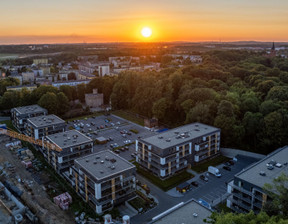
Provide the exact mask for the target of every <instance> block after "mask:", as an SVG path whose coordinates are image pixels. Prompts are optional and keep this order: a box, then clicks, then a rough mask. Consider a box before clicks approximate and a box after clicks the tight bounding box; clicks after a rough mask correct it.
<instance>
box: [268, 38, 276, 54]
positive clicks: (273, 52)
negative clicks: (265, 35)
mask: <svg viewBox="0 0 288 224" xmlns="http://www.w3.org/2000/svg"><path fill="white" fill-rule="evenodd" d="M275 56H276V49H275V43H274V42H273V44H272V47H271V50H270V53H269V57H275Z"/></svg>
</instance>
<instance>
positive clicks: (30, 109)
mask: <svg viewBox="0 0 288 224" xmlns="http://www.w3.org/2000/svg"><path fill="white" fill-rule="evenodd" d="M14 109H15V110H16V111H17V112H18V113H19V114H30V113H37V112H47V110H46V109H44V108H42V107H40V106H39V105H37V104H35V105H29V106H24V107H16V108H14Z"/></svg>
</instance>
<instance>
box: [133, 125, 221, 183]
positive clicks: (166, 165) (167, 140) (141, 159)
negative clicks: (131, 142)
mask: <svg viewBox="0 0 288 224" xmlns="http://www.w3.org/2000/svg"><path fill="white" fill-rule="evenodd" d="M219 149H220V129H218V128H215V127H211V126H208V125H205V124H201V123H193V124H189V125H185V126H182V127H179V128H175V129H172V130H170V131H166V132H164V133H161V134H158V135H156V136H152V137H149V138H145V139H140V140H137V141H136V153H137V156H136V161H137V162H138V163H139V164H140V165H141V166H142V167H143V168H145V169H148V170H149V171H150V172H152V173H153V174H154V175H156V176H158V177H160V178H167V177H169V176H171V175H173V174H175V173H176V172H178V171H181V170H183V169H186V168H187V166H188V165H189V164H190V165H191V166H193V165H196V164H198V163H199V162H201V161H203V160H205V159H208V158H211V157H213V156H216V155H217V154H219Z"/></svg>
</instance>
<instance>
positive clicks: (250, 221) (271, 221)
mask: <svg viewBox="0 0 288 224" xmlns="http://www.w3.org/2000/svg"><path fill="white" fill-rule="evenodd" d="M204 222H206V223H212V224H230V223H231V224H234V223H235V224H257V223H259V224H288V220H284V219H282V218H280V217H277V216H272V217H270V216H268V215H267V214H266V213H265V212H260V213H259V214H257V215H256V214H254V212H253V211H250V212H249V213H247V214H243V213H240V214H235V213H226V214H224V213H220V214H218V213H215V212H213V213H212V215H211V216H210V217H209V218H208V219H206V220H204Z"/></svg>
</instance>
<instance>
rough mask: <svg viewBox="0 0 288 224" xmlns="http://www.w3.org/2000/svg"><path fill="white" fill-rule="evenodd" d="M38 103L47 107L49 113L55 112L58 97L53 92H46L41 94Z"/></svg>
mask: <svg viewBox="0 0 288 224" xmlns="http://www.w3.org/2000/svg"><path fill="white" fill-rule="evenodd" d="M38 105H39V106H41V107H43V108H45V109H47V110H48V113H49V114H57V111H58V98H57V96H56V94H55V93H53V92H47V93H45V94H44V95H42V96H41V98H40V100H39V101H38Z"/></svg>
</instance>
